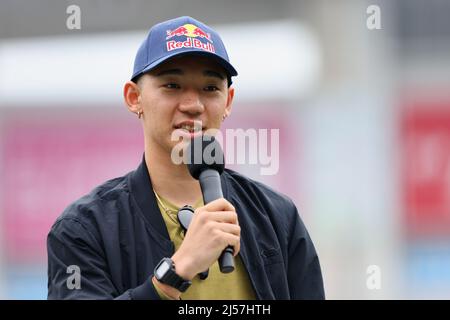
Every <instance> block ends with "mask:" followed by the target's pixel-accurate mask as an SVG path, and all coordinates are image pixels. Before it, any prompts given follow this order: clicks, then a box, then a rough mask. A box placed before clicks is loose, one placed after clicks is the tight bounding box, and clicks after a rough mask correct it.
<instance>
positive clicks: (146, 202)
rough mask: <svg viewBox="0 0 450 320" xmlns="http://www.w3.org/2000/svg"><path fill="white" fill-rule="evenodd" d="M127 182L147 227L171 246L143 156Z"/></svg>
mask: <svg viewBox="0 0 450 320" xmlns="http://www.w3.org/2000/svg"><path fill="white" fill-rule="evenodd" d="M129 183H130V192H131V195H132V196H133V197H134V199H135V200H136V202H137V205H138V207H139V210H140V211H141V213H142V215H143V216H144V218H145V220H146V221H147V223H148V224H149V227H150V228H151V229H153V230H154V231H156V232H157V233H158V234H159V236H160V237H158V238H160V239H159V240H160V241H162V242H163V243H164V242H165V243H164V244H165V245H167V246H170V247H173V244H172V243H171V242H170V237H169V233H168V232H167V228H166V224H165V223H164V219H163V217H162V215H161V211H160V210H159V207H158V203H157V202H156V197H155V193H154V192H153V187H152V181H151V179H150V175H149V174H148V169H147V164H146V163H145V156H143V157H142V162H141V164H140V165H139V167H138V168H137V169H136V170H135V171H133V172H132V173H131V175H130V181H129Z"/></svg>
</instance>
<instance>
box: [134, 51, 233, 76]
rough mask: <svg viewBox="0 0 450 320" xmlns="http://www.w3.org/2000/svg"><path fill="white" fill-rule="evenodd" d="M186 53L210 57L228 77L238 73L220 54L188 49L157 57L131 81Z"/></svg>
mask: <svg viewBox="0 0 450 320" xmlns="http://www.w3.org/2000/svg"><path fill="white" fill-rule="evenodd" d="M187 55H198V56H204V57H208V58H212V59H214V60H215V61H216V62H217V63H219V64H220V65H221V66H222V67H223V68H224V69H225V71H226V72H227V74H228V76H229V77H234V76H237V75H238V73H237V71H236V69H235V68H234V67H233V66H232V65H231V63H229V62H228V61H227V60H225V59H224V58H222V57H220V56H218V55H216V54H214V53H212V52H208V51H203V50H189V51H181V52H174V53H172V54H169V55H166V56H164V57H162V58H161V59H158V60H156V61H154V62H153V63H151V64H149V65H148V66H146V67H145V68H144V69H143V70H142V71H140V72H138V73H136V74H134V75H133V77H132V78H131V81H134V80H135V79H136V78H137V77H139V76H140V75H142V74H144V73H146V72H149V71H151V70H152V69H154V68H156V67H157V66H159V65H160V64H162V63H164V62H166V61H167V60H170V59H172V58H175V57H181V56H187Z"/></svg>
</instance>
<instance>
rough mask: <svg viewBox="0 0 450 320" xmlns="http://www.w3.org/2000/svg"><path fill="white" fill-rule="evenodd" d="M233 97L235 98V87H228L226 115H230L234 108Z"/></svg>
mask: <svg viewBox="0 0 450 320" xmlns="http://www.w3.org/2000/svg"><path fill="white" fill-rule="evenodd" d="M233 98H234V88H233V87H229V88H228V97H227V104H226V106H225V116H226V117H228V116H229V115H230V114H231V109H232V108H233Z"/></svg>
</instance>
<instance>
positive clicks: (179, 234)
mask: <svg viewBox="0 0 450 320" xmlns="http://www.w3.org/2000/svg"><path fill="white" fill-rule="evenodd" d="M157 198H159V199H160V201H161V202H162V204H163V206H164V207H165V208H166V209H167V212H166V210H164V207H163V206H161V203H160V202H159V201H158V207H159V210H160V211H161V214H162V216H163V218H164V222H165V223H166V227H167V231H168V233H169V236H170V240H171V241H172V242H173V243H174V245H175V251H176V250H178V249H179V248H180V246H181V243H182V242H183V239H184V233H185V232H184V230H183V228H182V226H181V225H180V223H179V222H178V218H177V213H178V210H179V208H177V207H176V206H175V205H174V204H172V203H170V202H169V201H167V200H166V199H164V198H162V197H160V196H157ZM200 206H203V200H202V199H200V200H199V201H198V202H197V203H196V204H195V205H194V208H198V207H200ZM234 260H235V261H234V262H235V269H234V271H233V272H230V273H221V272H220V269H219V264H218V262H214V263H213V264H212V265H211V267H210V268H209V275H208V278H206V279H205V280H201V279H200V278H199V276H198V275H197V276H195V277H194V279H192V285H191V286H190V287H189V288H188V289H187V290H186V292H183V293H182V294H181V299H183V300H196V299H198V300H219V299H224V300H233V299H234V300H254V299H256V298H255V292H254V290H253V287H252V285H251V283H250V279H249V276H248V273H247V270H246V268H245V266H244V264H243V263H242V260H241V257H240V256H239V254H238V255H237V256H236V257H235V259H234ZM156 290H157V292H158V294H159V295H160V297H161V298H162V299H167V298H168V297H167V296H165V295H164V293H162V292H161V290H159V289H158V288H156Z"/></svg>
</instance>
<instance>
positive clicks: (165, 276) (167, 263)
mask: <svg viewBox="0 0 450 320" xmlns="http://www.w3.org/2000/svg"><path fill="white" fill-rule="evenodd" d="M154 275H155V277H156V279H157V280H158V281H159V282H161V283H164V284H167V285H168V286H171V287H173V288H175V289H177V290H179V291H181V292H185V291H186V290H187V289H188V288H189V287H190V285H191V284H192V282H191V281H189V280H184V279H183V278H182V277H180V276H179V275H178V274H177V273H176V272H175V264H174V263H173V261H172V259H170V258H163V259H162V260H161V261H160V262H159V263H158V265H157V266H156V268H155V271H154Z"/></svg>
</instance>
